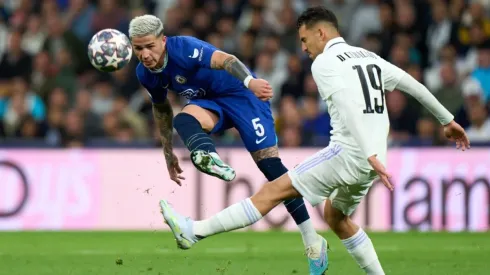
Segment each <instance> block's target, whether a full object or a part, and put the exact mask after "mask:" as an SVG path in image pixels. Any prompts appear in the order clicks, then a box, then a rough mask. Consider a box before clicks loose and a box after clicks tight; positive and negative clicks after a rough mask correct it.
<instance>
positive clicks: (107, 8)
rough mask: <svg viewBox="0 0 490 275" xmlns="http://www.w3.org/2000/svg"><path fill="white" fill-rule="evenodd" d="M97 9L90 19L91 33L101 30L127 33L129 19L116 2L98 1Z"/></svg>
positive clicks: (109, 0)
mask: <svg viewBox="0 0 490 275" xmlns="http://www.w3.org/2000/svg"><path fill="white" fill-rule="evenodd" d="M97 2H98V7H99V8H98V9H97V10H96V11H95V14H94V15H93V17H92V22H91V24H90V27H91V31H92V33H96V32H98V31H100V30H103V29H116V30H119V31H121V32H123V33H126V34H127V33H128V27H127V26H128V24H129V18H128V17H127V11H126V10H125V9H124V8H123V7H121V5H120V4H119V3H118V1H117V0H98V1H97Z"/></svg>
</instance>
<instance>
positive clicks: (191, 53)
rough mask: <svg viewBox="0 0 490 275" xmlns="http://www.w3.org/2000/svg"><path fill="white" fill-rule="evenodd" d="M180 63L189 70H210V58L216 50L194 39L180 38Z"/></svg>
mask: <svg viewBox="0 0 490 275" xmlns="http://www.w3.org/2000/svg"><path fill="white" fill-rule="evenodd" d="M180 39H181V41H180V42H181V43H180V44H181V49H180V51H181V53H180V54H181V56H180V57H181V61H182V62H183V64H184V65H185V66H186V67H189V68H211V57H212V56H213V53H214V52H215V51H216V50H217V49H216V48H215V47H213V46H212V45H210V44H208V43H206V42H204V41H202V40H199V39H197V38H194V37H182V38H180Z"/></svg>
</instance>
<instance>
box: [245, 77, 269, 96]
mask: <svg viewBox="0 0 490 275" xmlns="http://www.w3.org/2000/svg"><path fill="white" fill-rule="evenodd" d="M248 88H249V89H250V90H251V91H252V92H253V93H254V94H255V96H256V97H258V98H259V99H260V100H263V101H267V100H269V99H271V98H272V95H273V94H272V87H271V85H270V84H269V82H267V80H264V79H257V78H254V79H252V80H250V82H249V83H248Z"/></svg>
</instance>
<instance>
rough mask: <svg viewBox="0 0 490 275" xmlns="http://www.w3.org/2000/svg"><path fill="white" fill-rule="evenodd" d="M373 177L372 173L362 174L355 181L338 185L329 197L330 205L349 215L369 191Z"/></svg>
mask: <svg viewBox="0 0 490 275" xmlns="http://www.w3.org/2000/svg"><path fill="white" fill-rule="evenodd" d="M374 178H375V175H374V173H373V174H371V173H368V174H364V175H361V176H360V177H359V180H358V182H357V183H355V184H349V185H345V186H341V187H339V188H338V189H337V190H335V191H334V192H333V194H332V195H331V197H330V200H331V202H332V205H331V207H332V208H335V209H337V210H339V211H340V212H341V213H343V214H344V215H345V216H348V217H349V216H351V215H352V213H354V211H355V210H356V208H357V206H358V205H359V204H360V203H361V201H362V199H363V198H364V197H365V196H366V195H367V193H368V192H369V189H370V188H371V186H372V184H373V180H374ZM325 215H326V214H325Z"/></svg>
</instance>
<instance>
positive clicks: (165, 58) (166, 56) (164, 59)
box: [149, 52, 168, 74]
mask: <svg viewBox="0 0 490 275" xmlns="http://www.w3.org/2000/svg"><path fill="white" fill-rule="evenodd" d="M167 62H168V52H165V57H164V58H163V66H162V67H161V68H160V69H156V70H149V71H150V72H152V73H155V74H156V73H161V72H163V70H164V69H165V67H167Z"/></svg>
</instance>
